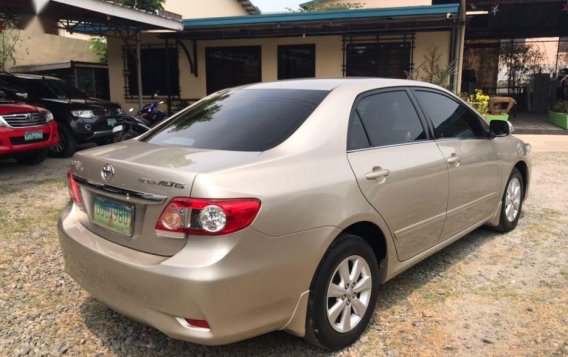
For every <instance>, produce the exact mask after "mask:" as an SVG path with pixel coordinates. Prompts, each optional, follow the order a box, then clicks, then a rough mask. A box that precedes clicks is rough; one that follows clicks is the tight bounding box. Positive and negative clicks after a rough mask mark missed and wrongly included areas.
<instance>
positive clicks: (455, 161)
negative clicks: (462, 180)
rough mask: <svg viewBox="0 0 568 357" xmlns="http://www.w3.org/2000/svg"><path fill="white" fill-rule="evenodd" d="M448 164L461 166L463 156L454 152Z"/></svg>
mask: <svg viewBox="0 0 568 357" xmlns="http://www.w3.org/2000/svg"><path fill="white" fill-rule="evenodd" d="M448 164H450V165H456V167H459V166H460V164H461V158H460V157H459V156H458V155H456V153H452V155H451V156H450V157H449V158H448Z"/></svg>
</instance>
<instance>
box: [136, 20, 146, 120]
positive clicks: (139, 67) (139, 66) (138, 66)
mask: <svg viewBox="0 0 568 357" xmlns="http://www.w3.org/2000/svg"><path fill="white" fill-rule="evenodd" d="M141 42H142V36H141V33H140V30H139V31H138V32H136V78H137V82H138V109H139V110H140V109H142V107H143V106H144V104H143V103H142V55H141V52H142V51H141V50H140V43H141Z"/></svg>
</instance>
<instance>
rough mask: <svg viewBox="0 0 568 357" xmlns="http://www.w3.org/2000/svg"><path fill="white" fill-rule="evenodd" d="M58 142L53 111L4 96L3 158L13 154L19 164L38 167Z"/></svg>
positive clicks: (0, 104)
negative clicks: (10, 99)
mask: <svg viewBox="0 0 568 357" xmlns="http://www.w3.org/2000/svg"><path fill="white" fill-rule="evenodd" d="M58 142H59V135H58V134H57V124H56V123H55V121H54V120H53V114H51V112H49V111H47V110H45V109H43V108H39V107H34V106H31V105H28V104H23V103H17V102H13V101H7V100H4V99H2V97H1V96H0V157H1V156H8V155H9V156H13V157H14V158H15V159H16V160H17V161H18V162H19V163H22V164H26V165H36V164H39V163H40V162H42V161H43V160H45V157H46V156H47V153H48V151H49V149H50V148H51V147H54V146H56V145H57V143H58Z"/></svg>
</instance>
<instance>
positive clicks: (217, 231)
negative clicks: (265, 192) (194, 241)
mask: <svg viewBox="0 0 568 357" xmlns="http://www.w3.org/2000/svg"><path fill="white" fill-rule="evenodd" d="M259 210H260V201H259V200H257V199H254V198H237V199H226V200H225V199H195V198H183V197H176V198H173V199H172V200H171V201H170V203H169V204H168V205H167V206H166V208H164V210H163V212H162V214H161V215H160V218H158V222H157V223H156V233H157V235H158V236H159V237H162V238H172V239H184V238H185V237H186V235H188V234H196V235H224V234H229V233H233V232H236V231H239V230H241V229H243V228H246V227H248V226H249V225H250V224H251V223H252V221H254V219H255V218H256V215H257V214H258V211H259Z"/></svg>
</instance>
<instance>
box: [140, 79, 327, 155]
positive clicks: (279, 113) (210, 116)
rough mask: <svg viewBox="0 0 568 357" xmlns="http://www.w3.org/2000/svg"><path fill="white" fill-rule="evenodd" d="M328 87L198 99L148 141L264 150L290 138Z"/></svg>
mask: <svg viewBox="0 0 568 357" xmlns="http://www.w3.org/2000/svg"><path fill="white" fill-rule="evenodd" d="M328 93H329V92H327V91H313V90H296V89H294V90H291V89H285V90H283V89H244V90H243V89H241V90H230V91H225V92H221V93H219V94H218V95H215V96H213V97H210V98H207V99H204V100H202V101H201V102H198V103H197V104H195V105H194V106H193V107H192V108H191V109H189V110H187V111H185V112H183V113H181V114H180V115H179V117H177V118H176V119H174V120H173V121H171V122H170V123H168V125H166V126H165V127H164V128H162V129H161V130H159V131H157V132H156V133H154V134H153V135H151V136H150V137H148V138H146V139H145V141H147V142H149V143H153V144H165V145H179V146H187V147H194V148H202V149H214V150H231V151H265V150H268V149H271V148H273V147H274V146H276V145H278V144H280V143H282V142H283V141H284V140H286V139H287V138H288V137H289V136H290V135H292V133H293V132H294V131H296V129H298V128H299V127H300V125H301V124H302V123H303V122H304V120H306V118H307V117H308V116H310V114H311V113H312V112H313V111H314V109H315V108H316V107H317V106H318V105H319V104H320V103H321V101H322V100H323V99H324V98H325V96H326V95H327V94H328Z"/></svg>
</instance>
